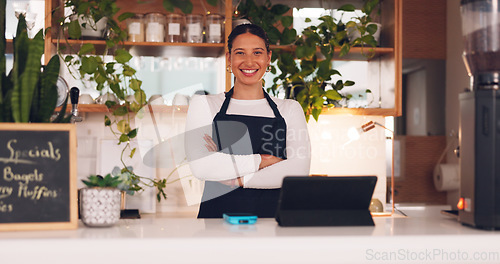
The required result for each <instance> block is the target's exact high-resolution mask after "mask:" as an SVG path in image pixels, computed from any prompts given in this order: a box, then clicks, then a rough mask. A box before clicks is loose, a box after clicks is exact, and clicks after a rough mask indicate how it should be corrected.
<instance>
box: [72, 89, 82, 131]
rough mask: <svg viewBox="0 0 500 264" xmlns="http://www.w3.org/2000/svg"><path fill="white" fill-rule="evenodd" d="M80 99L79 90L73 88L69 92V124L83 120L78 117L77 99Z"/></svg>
mask: <svg viewBox="0 0 500 264" xmlns="http://www.w3.org/2000/svg"><path fill="white" fill-rule="evenodd" d="M79 97H80V89H78V88H76V87H73V88H71V90H70V91H69V98H70V99H71V123H75V122H82V120H83V118H82V117H81V116H78V98H79Z"/></svg>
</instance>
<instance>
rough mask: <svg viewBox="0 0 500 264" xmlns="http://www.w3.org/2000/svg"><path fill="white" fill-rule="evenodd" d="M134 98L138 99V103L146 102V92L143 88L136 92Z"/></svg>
mask: <svg viewBox="0 0 500 264" xmlns="http://www.w3.org/2000/svg"><path fill="white" fill-rule="evenodd" d="M134 98H135V100H136V101H137V103H139V104H141V105H142V104H145V103H146V93H144V91H143V90H138V91H136V92H135V93H134ZM134 112H135V111H134Z"/></svg>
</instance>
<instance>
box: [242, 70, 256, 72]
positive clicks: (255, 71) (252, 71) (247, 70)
mask: <svg viewBox="0 0 500 264" xmlns="http://www.w3.org/2000/svg"><path fill="white" fill-rule="evenodd" d="M241 71H242V72H244V73H254V72H257V70H241Z"/></svg>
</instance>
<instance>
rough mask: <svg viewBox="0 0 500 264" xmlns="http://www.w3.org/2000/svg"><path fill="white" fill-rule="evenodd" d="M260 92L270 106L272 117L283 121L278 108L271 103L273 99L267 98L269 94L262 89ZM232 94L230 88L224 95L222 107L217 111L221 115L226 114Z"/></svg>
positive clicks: (232, 91)
mask: <svg viewBox="0 0 500 264" xmlns="http://www.w3.org/2000/svg"><path fill="white" fill-rule="evenodd" d="M262 92H264V97H265V98H266V100H267V102H268V103H269V106H271V109H272V110H273V113H274V116H275V117H276V118H280V119H283V117H282V116H281V114H280V111H278V106H277V105H276V103H275V102H274V101H273V99H271V97H270V96H269V94H267V93H266V91H265V90H264V89H262ZM233 93H234V87H233V88H231V90H229V91H228V92H227V93H226V94H225V96H226V99H224V103H222V106H221V108H220V111H219V112H220V113H221V114H226V112H227V108H228V107H229V101H230V100H231V97H232V96H233Z"/></svg>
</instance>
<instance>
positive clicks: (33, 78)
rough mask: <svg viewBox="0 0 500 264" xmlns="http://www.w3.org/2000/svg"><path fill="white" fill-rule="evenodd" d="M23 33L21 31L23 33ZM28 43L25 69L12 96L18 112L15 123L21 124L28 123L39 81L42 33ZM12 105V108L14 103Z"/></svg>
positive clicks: (42, 46)
mask: <svg viewBox="0 0 500 264" xmlns="http://www.w3.org/2000/svg"><path fill="white" fill-rule="evenodd" d="M24 32H25V31H23V33H24ZM22 35H24V34H22ZM28 43H29V44H28V55H27V58H26V66H25V67H26V68H25V69H24V71H23V73H22V74H21V75H20V76H19V80H18V81H19V86H18V87H17V88H18V89H14V91H13V94H12V100H16V101H17V102H16V103H18V107H19V108H18V109H19V110H20V112H19V115H18V116H17V118H16V117H15V118H14V119H15V121H16V122H23V123H27V122H29V121H30V120H29V119H30V113H31V105H32V100H33V94H34V91H35V89H37V87H38V83H39V80H40V68H41V58H42V54H43V49H44V40H43V31H39V32H38V34H36V36H35V37H34V38H33V39H32V40H30V41H29V42H28ZM12 105H13V107H14V101H13V102H12Z"/></svg>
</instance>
